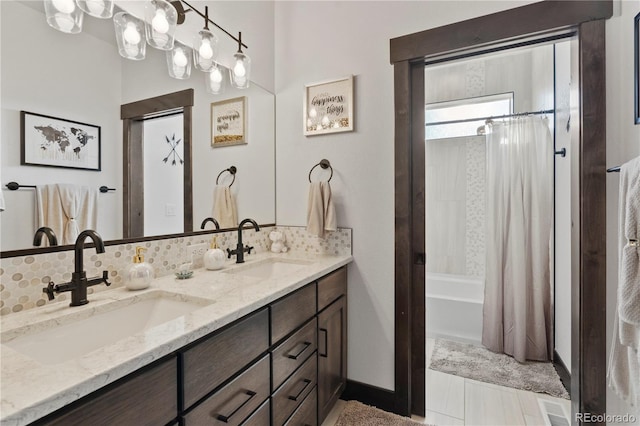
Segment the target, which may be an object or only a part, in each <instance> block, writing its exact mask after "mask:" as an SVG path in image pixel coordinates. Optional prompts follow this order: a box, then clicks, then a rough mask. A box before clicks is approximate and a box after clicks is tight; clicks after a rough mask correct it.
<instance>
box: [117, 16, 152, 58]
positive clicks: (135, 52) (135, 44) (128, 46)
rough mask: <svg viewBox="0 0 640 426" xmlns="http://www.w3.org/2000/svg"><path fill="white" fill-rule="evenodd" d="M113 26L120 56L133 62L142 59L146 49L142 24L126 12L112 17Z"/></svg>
mask: <svg viewBox="0 0 640 426" xmlns="http://www.w3.org/2000/svg"><path fill="white" fill-rule="evenodd" d="M113 25H114V26H115V29H116V41H117V42H118V52H119V53H120V56H122V57H123V58H127V59H132V60H135V61H140V60H142V59H144V56H145V53H146V47H147V43H146V42H145V39H144V23H143V22H142V21H140V20H139V19H137V18H136V17H134V16H133V15H131V14H129V13H127V12H118V13H116V15H115V16H114V17H113Z"/></svg>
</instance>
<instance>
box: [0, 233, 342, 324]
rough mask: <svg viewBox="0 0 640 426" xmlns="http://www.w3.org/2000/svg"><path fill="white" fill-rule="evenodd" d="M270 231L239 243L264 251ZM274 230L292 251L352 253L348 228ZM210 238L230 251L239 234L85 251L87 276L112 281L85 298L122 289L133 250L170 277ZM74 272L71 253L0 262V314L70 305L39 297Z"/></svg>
mask: <svg viewBox="0 0 640 426" xmlns="http://www.w3.org/2000/svg"><path fill="white" fill-rule="evenodd" d="M274 229H276V228H275V227H268V228H266V227H265V228H261V229H260V231H258V232H254V231H253V230H247V231H244V233H243V242H244V243H245V244H248V245H251V246H254V248H255V252H256V253H261V252H265V251H267V250H269V248H270V246H271V241H270V240H269V233H270V232H271V231H273V230H274ZM277 229H278V230H281V231H284V234H285V237H286V240H287V241H286V246H287V247H288V248H289V251H290V252H291V253H294V254H295V253H306V254H318V255H344V254H351V246H352V242H351V229H339V230H338V231H336V232H331V233H329V235H328V236H327V237H326V238H325V239H320V238H316V237H313V236H311V235H309V234H308V233H307V231H306V230H305V228H304V227H286V226H278V227H277ZM213 236H215V237H216V241H217V243H218V247H220V248H222V249H223V250H224V249H227V248H230V249H234V248H235V246H236V244H237V243H238V232H237V231H228V232H222V233H218V234H208V235H197V236H191V237H180V238H169V239H163V240H155V241H147V242H142V243H138V244H135V243H133V244H121V245H114V246H106V247H105V253H102V254H96V252H95V250H94V249H86V250H85V252H84V268H85V270H86V271H87V276H88V277H94V276H98V275H102V271H103V270H108V271H109V280H110V281H111V286H110V287H107V286H104V285H98V286H95V287H91V288H89V294H91V293H93V292H98V291H104V290H107V289H109V288H116V287H121V286H123V285H124V281H123V279H124V276H125V275H126V271H127V269H128V268H129V266H130V265H131V263H132V258H133V256H134V254H135V248H136V247H137V246H142V247H145V248H146V249H147V251H146V253H145V260H146V261H147V262H149V263H151V264H152V265H153V268H154V271H155V275H156V277H161V276H164V275H169V274H172V273H174V272H175V271H176V270H177V269H178V267H179V266H180V265H181V264H182V263H183V262H187V261H191V259H189V258H188V250H187V248H188V247H189V246H190V245H193V244H201V243H207V244H208V243H209V242H210V241H211V238H212V237H213ZM193 262H194V268H200V267H202V259H193ZM73 269H74V252H73V250H68V251H62V252H57V253H46V254H37V255H33V256H21V257H11V258H4V259H0V315H8V314H11V313H13V312H20V311H23V310H27V309H33V308H36V307H39V306H44V305H46V304H50V303H68V300H69V297H70V296H69V294H68V293H62V294H60V295H56V298H55V300H53V301H51V302H49V301H48V300H47V297H46V296H45V295H44V294H43V293H42V288H43V287H46V285H47V284H48V283H49V281H53V282H55V283H57V284H60V283H63V282H68V281H70V280H71V272H72V271H73Z"/></svg>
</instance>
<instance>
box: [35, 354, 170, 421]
mask: <svg viewBox="0 0 640 426" xmlns="http://www.w3.org/2000/svg"><path fill="white" fill-rule="evenodd" d="M177 395H178V363H177V360H176V357H171V358H169V359H167V360H165V361H162V362H160V363H159V364H157V365H155V366H153V367H151V368H149V369H146V370H144V371H143V372H141V373H139V374H137V373H134V375H132V377H126V378H125V379H124V380H122V381H121V382H118V383H116V384H114V385H113V387H111V388H109V389H108V390H107V391H105V392H102V393H101V392H100V391H98V392H97V395H89V396H87V397H86V398H85V399H83V400H81V401H78V403H77V404H74V407H73V408H72V409H70V410H69V411H65V412H64V413H62V414H53V415H52V416H50V417H47V418H45V419H44V420H42V421H39V422H37V423H36V424H38V425H47V426H74V425H77V426H86V425H92V426H100V425H104V426H111V425H118V426H144V425H148V426H155V425H165V424H167V423H169V422H171V421H172V420H173V419H175V418H176V415H177V414H178V399H177ZM64 410H65V409H62V410H61V411H64Z"/></svg>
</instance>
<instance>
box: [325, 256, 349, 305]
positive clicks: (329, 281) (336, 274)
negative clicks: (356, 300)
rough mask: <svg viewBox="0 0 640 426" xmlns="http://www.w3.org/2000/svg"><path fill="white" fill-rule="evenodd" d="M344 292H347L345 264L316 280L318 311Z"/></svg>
mask: <svg viewBox="0 0 640 426" xmlns="http://www.w3.org/2000/svg"><path fill="white" fill-rule="evenodd" d="M344 294H347V267H346V266H343V267H342V268H340V269H338V270H336V271H333V272H332V273H330V274H329V275H327V276H325V277H322V278H320V279H319V280H318V312H319V311H321V310H323V309H324V308H326V307H327V306H329V305H330V304H331V302H333V301H334V300H336V299H338V298H339V297H340V296H342V295H344Z"/></svg>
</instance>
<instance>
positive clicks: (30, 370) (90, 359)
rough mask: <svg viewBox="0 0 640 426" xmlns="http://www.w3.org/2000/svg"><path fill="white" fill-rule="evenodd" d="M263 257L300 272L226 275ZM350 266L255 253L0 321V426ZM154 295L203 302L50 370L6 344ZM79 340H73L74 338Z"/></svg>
mask: <svg viewBox="0 0 640 426" xmlns="http://www.w3.org/2000/svg"><path fill="white" fill-rule="evenodd" d="M268 258H282V259H287V260H290V261H292V262H295V261H299V262H300V263H301V264H302V265H303V266H302V267H301V268H300V269H299V270H296V271H293V272H290V273H287V274H283V275H282V276H278V277H276V278H270V279H260V278H256V277H251V276H248V275H244V274H235V273H227V272H232V271H237V270H238V269H239V268H247V267H249V265H252V264H256V263H259V262H265V259H268ZM352 260H353V258H352V257H351V256H350V255H345V256H310V255H304V254H299V253H291V252H289V253H286V254H272V253H261V254H256V255H250V256H247V258H246V259H245V263H244V264H241V265H236V264H235V263H232V261H229V262H228V263H227V264H226V265H225V267H224V268H223V269H222V270H220V271H207V270H204V269H197V270H195V273H194V276H193V278H191V279H187V280H177V279H176V278H175V277H174V276H173V275H170V276H165V277H161V278H157V279H155V280H154V281H153V283H152V285H151V287H149V288H148V289H146V290H141V291H135V292H134V291H128V290H127V289H125V288H117V289H113V290H108V291H102V292H98V293H96V294H92V295H89V301H90V303H89V304H87V305H84V306H80V307H73V308H72V307H69V306H68V304H67V303H64V302H61V303H54V304H50V305H46V306H44V307H41V308H35V309H31V310H28V311H25V312H20V313H17V314H12V315H8V316H6V317H3V318H2V319H1V325H2V334H1V343H0V362H1V366H0V391H1V395H0V396H1V399H2V403H1V406H0V410H1V411H0V416H1V417H0V424H1V425H3V426H5V425H6V426H9V425H11V426H18V425H26V424H28V423H31V422H33V421H35V420H37V419H39V418H41V417H44V416H45V415H47V414H49V413H52V412H54V411H55V410H57V409H59V408H62V407H64V406H65V405H68V404H69V403H71V402H73V401H76V400H77V399H79V398H81V397H83V396H85V395H88V394H90V393H91V392H93V391H95V390H97V389H100V388H101V387H103V386H105V385H107V384H109V383H112V382H114V381H115V380H117V379H119V378H121V377H124V376H126V375H127V374H130V373H132V372H134V371H136V370H138V369H139V368H141V367H143V366H145V365H147V364H149V363H151V362H153V361H155V360H157V359H160V358H162V357H164V356H165V355H167V354H170V353H171V352H173V351H175V350H177V349H179V348H181V347H183V346H185V345H187V344H189V343H191V342H193V341H195V340H197V339H198V338H200V337H202V336H205V335H207V334H209V333H211V332H212V331H215V330H217V329H219V328H220V327H223V326H225V325H227V324H229V323H231V322H233V321H235V320H236V319H238V318H240V317H242V316H244V315H246V314H248V313H251V312H253V311H255V310H256V309H259V308H261V307H263V306H266V305H267V304H269V303H271V302H272V301H274V300H276V299H278V298H280V297H282V296H284V295H286V294H288V293H290V292H292V291H293V290H296V289H298V288H300V287H302V286H304V285H306V284H308V283H310V282H312V281H314V280H316V279H318V278H320V277H322V276H323V275H326V274H327V273H329V272H331V271H333V270H335V269H337V268H339V267H340V266H343V265H346V264H348V263H350V262H351V261H352ZM158 291H163V292H165V293H166V292H169V293H173V294H176V295H177V296H176V297H178V298H180V297H184V298H185V299H186V300H190V299H197V300H200V301H201V302H203V303H207V304H206V305H203V307H202V308H199V309H196V310H194V311H193V312H190V313H188V314H186V315H184V316H181V317H178V318H176V319H174V320H171V321H168V322H165V323H162V324H160V325H158V326H156V327H153V328H150V329H147V330H145V331H142V332H138V333H137V334H132V335H130V336H128V337H126V338H124V339H121V340H119V341H117V342H115V343H113V344H111V345H108V346H106V347H102V348H100V349H97V350H94V351H92V352H89V353H87V354H85V355H82V356H79V357H76V358H75V359H69V360H60V359H52V362H51V363H50V364H48V363H47V364H45V363H42V362H39V361H37V360H35V359H33V358H30V357H28V356H26V355H24V354H23V353H21V352H18V351H17V350H15V349H13V348H11V347H9V346H8V345H7V343H9V344H10V342H9V340H11V339H13V338H15V337H18V336H20V335H24V334H28V333H32V332H39V331H42V330H43V329H44V328H46V327H47V325H46V324H51V323H52V322H53V323H55V322H57V321H60V322H64V321H65V320H64V318H68V317H67V316H68V315H72V316H73V318H74V319H73V321H81V320H82V318H83V317H88V316H91V315H93V314H95V313H100V312H103V311H108V310H110V309H111V308H110V306H109V305H111V306H113V303H114V302H116V301H119V302H118V303H119V304H128V303H134V302H135V301H139V300H140V299H141V298H145V297H149V296H150V293H151V292H158ZM61 318H63V319H61ZM51 320H55V321H51ZM67 321H68V319H67ZM95 332H96V333H100V332H101V331H100V330H95ZM82 337H83V336H78V338H79V339H82Z"/></svg>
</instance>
